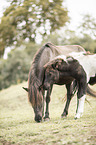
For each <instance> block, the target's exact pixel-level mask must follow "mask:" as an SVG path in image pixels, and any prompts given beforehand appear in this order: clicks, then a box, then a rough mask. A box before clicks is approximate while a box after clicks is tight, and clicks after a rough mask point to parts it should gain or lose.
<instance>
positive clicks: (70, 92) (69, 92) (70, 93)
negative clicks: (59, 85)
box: [61, 83, 73, 118]
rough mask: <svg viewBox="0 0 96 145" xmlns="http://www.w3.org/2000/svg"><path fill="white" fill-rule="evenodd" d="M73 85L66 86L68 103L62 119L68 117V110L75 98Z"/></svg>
mask: <svg viewBox="0 0 96 145" xmlns="http://www.w3.org/2000/svg"><path fill="white" fill-rule="evenodd" d="M72 88H73V87H72V84H71V83H70V84H67V85H66V89H67V102H66V105H65V108H64V111H63V113H62V115H61V117H62V118H64V117H66V116H67V115H68V108H69V104H70V101H71V99H72V97H73V93H72V92H73V89H72Z"/></svg>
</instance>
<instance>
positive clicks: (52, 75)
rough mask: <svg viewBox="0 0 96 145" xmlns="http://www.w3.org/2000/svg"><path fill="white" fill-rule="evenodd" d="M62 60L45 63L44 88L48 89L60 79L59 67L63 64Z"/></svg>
mask: <svg viewBox="0 0 96 145" xmlns="http://www.w3.org/2000/svg"><path fill="white" fill-rule="evenodd" d="M61 63H62V60H53V61H50V62H49V63H47V64H45V65H44V67H43V69H44V71H43V73H44V74H43V82H42V85H41V86H43V89H45V90H48V89H49V88H50V87H51V85H53V84H56V83H57V82H58V80H59V71H58V68H59V66H60V65H61Z"/></svg>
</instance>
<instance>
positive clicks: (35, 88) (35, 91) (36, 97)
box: [24, 43, 85, 122]
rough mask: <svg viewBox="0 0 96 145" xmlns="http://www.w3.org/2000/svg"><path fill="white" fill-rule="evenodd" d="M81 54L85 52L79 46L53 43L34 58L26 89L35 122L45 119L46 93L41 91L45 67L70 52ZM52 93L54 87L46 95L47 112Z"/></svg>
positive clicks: (44, 47) (38, 52) (46, 45)
mask: <svg viewBox="0 0 96 145" xmlns="http://www.w3.org/2000/svg"><path fill="white" fill-rule="evenodd" d="M73 51H74V52H81V51H84V52H85V50H84V48H82V47H81V46H79V45H65V46H55V45H53V44H52V43H46V44H45V45H44V46H43V47H41V48H40V49H39V50H38V51H37V53H36V55H35V56H34V59H33V62H32V66H31V68H30V71H29V77H28V88H24V89H25V90H26V91H28V98H29V102H30V103H31V105H32V107H33V109H34V113H35V121H36V122H40V121H41V120H42V117H43V112H44V93H45V90H44V89H43V88H42V89H40V86H41V82H42V79H43V76H42V70H43V66H44V65H45V64H46V63H47V62H49V61H50V60H52V59H53V58H55V57H56V56H58V55H61V54H64V55H67V54H68V53H70V52H73ZM51 91H52V86H51V87H50V88H49V89H48V90H47V95H46V110H47V108H48V103H49V101H50V99H49V98H50V94H51ZM48 116H49V115H48V112H45V118H48Z"/></svg>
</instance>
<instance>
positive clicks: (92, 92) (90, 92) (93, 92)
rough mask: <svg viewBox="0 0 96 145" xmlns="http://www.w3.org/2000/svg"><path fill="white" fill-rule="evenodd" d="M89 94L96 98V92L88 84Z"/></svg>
mask: <svg viewBox="0 0 96 145" xmlns="http://www.w3.org/2000/svg"><path fill="white" fill-rule="evenodd" d="M87 94H88V95H90V96H92V97H95V98H96V92H95V91H93V90H92V89H91V88H90V87H89V86H87Z"/></svg>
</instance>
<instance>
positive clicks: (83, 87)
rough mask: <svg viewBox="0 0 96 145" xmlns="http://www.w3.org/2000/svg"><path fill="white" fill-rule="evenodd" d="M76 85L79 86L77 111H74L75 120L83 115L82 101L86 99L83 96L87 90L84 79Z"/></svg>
mask: <svg viewBox="0 0 96 145" xmlns="http://www.w3.org/2000/svg"><path fill="white" fill-rule="evenodd" d="M84 80H85V81H84ZM78 84H79V89H78V93H77V109H76V115H75V119H78V118H80V117H81V116H82V115H83V111H84V101H85V97H86V95H85V94H86V90H87V83H86V79H85V78H82V79H81V80H80V82H79V83H78Z"/></svg>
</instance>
